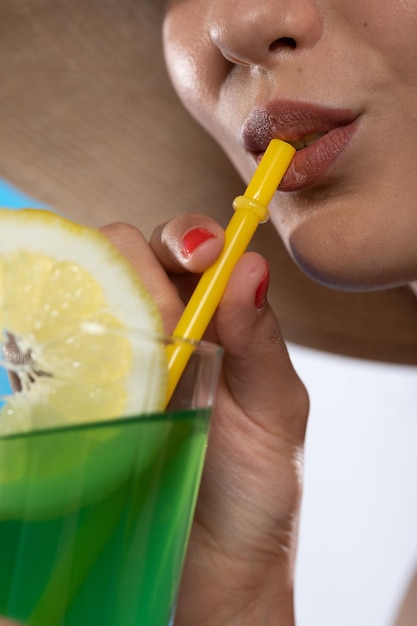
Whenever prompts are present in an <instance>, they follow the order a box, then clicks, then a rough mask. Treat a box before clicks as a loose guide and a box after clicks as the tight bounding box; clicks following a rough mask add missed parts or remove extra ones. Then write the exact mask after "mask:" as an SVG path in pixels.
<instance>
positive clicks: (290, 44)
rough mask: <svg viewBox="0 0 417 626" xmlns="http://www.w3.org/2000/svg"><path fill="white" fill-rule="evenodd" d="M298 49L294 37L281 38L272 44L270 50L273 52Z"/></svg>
mask: <svg viewBox="0 0 417 626" xmlns="http://www.w3.org/2000/svg"><path fill="white" fill-rule="evenodd" d="M296 47H297V43H296V41H295V39H293V38H292V37H280V38H279V39H275V41H273V42H272V43H271V45H270V46H269V49H270V50H271V51H274V50H278V49H280V48H291V49H292V50H294V49H295V48H296Z"/></svg>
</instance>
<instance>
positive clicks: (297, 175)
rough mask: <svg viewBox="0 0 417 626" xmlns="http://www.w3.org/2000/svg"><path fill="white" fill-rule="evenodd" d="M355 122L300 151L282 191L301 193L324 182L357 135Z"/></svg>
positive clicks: (287, 174) (293, 161)
mask: <svg viewBox="0 0 417 626" xmlns="http://www.w3.org/2000/svg"><path fill="white" fill-rule="evenodd" d="M356 129H357V124H356V123H355V122H353V123H351V124H348V125H347V126H339V127H338V128H334V129H333V130H331V131H329V132H328V133H326V135H323V137H321V138H320V139H318V140H317V141H315V142H314V143H312V144H311V145H310V146H308V147H307V148H303V149H302V150H298V151H297V152H296V153H295V155H294V158H293V160H292V161H291V164H290V166H289V168H288V170H287V171H286V173H285V175H284V177H283V179H282V181H281V183H280V186H279V190H280V191H299V190H301V189H305V188H307V187H311V186H314V185H317V184H319V183H322V182H324V179H325V177H326V174H327V173H328V171H329V170H330V168H331V166H332V165H333V164H334V162H335V161H336V159H337V157H338V156H339V155H340V154H341V153H342V152H343V151H344V150H345V148H346V146H347V145H348V144H349V142H350V141H351V139H352V137H353V135H354V134H355V133H356Z"/></svg>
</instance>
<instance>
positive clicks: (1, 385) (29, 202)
mask: <svg viewBox="0 0 417 626" xmlns="http://www.w3.org/2000/svg"><path fill="white" fill-rule="evenodd" d="M24 207H31V208H34V209H48V208H49V207H47V206H46V205H45V204H43V203H42V202H39V201H38V200H35V199H34V198H31V197H30V196H27V195H26V194H24V193H22V192H21V191H19V189H16V187H13V185H10V183H8V182H6V181H5V180H1V179H0V211H1V209H2V208H8V209H22V208H24ZM0 360H1V354H0ZM9 390H10V386H9V381H8V378H7V374H6V372H5V371H4V369H3V368H2V367H0V406H1V404H2V401H1V396H2V395H4V394H5V393H8V392H9Z"/></svg>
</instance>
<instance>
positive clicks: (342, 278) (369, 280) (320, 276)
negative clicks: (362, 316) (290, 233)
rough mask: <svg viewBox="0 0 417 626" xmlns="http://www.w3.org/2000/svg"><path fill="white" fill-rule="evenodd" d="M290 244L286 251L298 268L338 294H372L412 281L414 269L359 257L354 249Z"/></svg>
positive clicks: (371, 256) (379, 258) (377, 258)
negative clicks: (360, 292)
mask: <svg viewBox="0 0 417 626" xmlns="http://www.w3.org/2000/svg"><path fill="white" fill-rule="evenodd" d="M298 243H299V242H294V241H290V243H289V251H290V254H291V256H292V258H293V259H294V261H295V263H296V264H297V265H298V267H299V268H300V269H301V270H302V271H303V272H304V273H305V274H307V275H308V276H309V277H310V278H312V279H313V280H315V281H316V282H318V283H320V284H322V285H325V286H327V287H330V288H332V289H338V290H341V291H375V290H378V289H387V288H393V287H399V286H402V285H407V284H410V283H412V282H413V281H415V280H416V272H415V266H414V267H412V266H411V267H404V265H402V264H400V263H399V262H396V261H395V260H394V259H390V260H389V262H388V263H387V262H386V261H385V259H384V262H382V259H383V254H377V253H375V254H370V253H369V251H368V254H367V255H363V254H362V253H361V252H359V251H356V252H355V251H354V248H352V247H350V248H348V249H343V247H341V246H339V247H337V248H335V247H333V248H331V247H328V246H326V247H325V248H320V246H319V245H315V246H313V247H310V248H307V247H305V246H300V245H298Z"/></svg>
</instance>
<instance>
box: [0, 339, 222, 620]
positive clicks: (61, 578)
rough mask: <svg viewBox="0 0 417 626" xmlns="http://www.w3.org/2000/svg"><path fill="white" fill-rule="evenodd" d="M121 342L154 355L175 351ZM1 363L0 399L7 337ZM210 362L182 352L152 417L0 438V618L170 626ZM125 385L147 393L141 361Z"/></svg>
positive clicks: (202, 443)
mask: <svg viewBox="0 0 417 626" xmlns="http://www.w3.org/2000/svg"><path fill="white" fill-rule="evenodd" d="M83 332H86V333H87V337H86V339H87V342H86V343H85V346H87V345H88V330H87V331H83ZM117 332H118V333H120V331H117ZM132 337H133V338H135V341H136V339H137V346H142V347H143V345H144V342H146V343H148V344H149V346H150V347H151V352H150V353H152V346H154V347H155V346H156V347H157V354H159V355H160V354H161V347H162V350H165V347H166V346H168V345H169V344H171V343H172V342H175V343H177V342H178V340H177V339H173V338H164V337H150V336H148V335H145V336H144V335H142V334H141V333H138V332H137V331H131V333H130V335H129V340H130V342H131V343H132V341H131V340H132ZM135 341H133V343H134V344H135ZM96 343H97V342H94V341H93V342H92V344H94V345H96ZM2 353H3V356H4V358H3V359H2V364H3V368H2V369H3V371H2V372H1V373H0V374H1V375H0V393H1V395H4V393H12V389H13V387H14V388H16V381H15V378H16V375H15V373H12V374H10V372H8V371H6V370H7V367H9V366H10V363H11V362H13V357H12V356H11V354H10V336H9V337H6V338H5V341H4V345H3V350H2ZM101 357H102V358H103V359H106V360H107V361H108V362H109V363H110V364H111V358H112V357H111V353H109V354H107V355H106V354H103V355H101ZM15 361H16V359H15ZM86 362H87V363H88V359H87V361H86ZM220 363H221V349H220V348H219V347H218V346H216V345H214V344H209V343H205V342H200V343H196V344H195V345H193V350H192V356H191V358H190V361H189V364H188V366H187V369H186V371H185V373H184V375H183V376H182V378H181V380H180V382H179V384H178V386H177V388H176V391H175V393H174V395H173V397H172V399H171V401H170V404H169V406H168V408H167V410H166V411H163V412H158V413H149V412H145V413H144V414H141V415H134V414H128V415H123V416H119V415H103V419H100V420H98V421H97V416H95V421H93V422H92V421H89V419H88V416H87V419H86V416H83V415H80V416H79V418H80V419H79V420H78V423H76V424H64V425H58V424H53V425H48V426H42V427H41V428H37V429H35V428H31V429H30V430H29V431H28V430H27V431H26V432H20V433H14V434H11V433H8V434H2V435H0V555H1V558H0V615H2V616H7V617H10V618H11V619H14V620H17V621H19V622H22V623H23V624H27V625H29V626H83V625H85V624H100V626H167V625H168V624H169V623H170V620H171V619H172V615H173V607H174V604H175V598H176V595H177V591H178V586H179V580H180V575H181V570H182V566H183V561H184V556H185V549H186V545H187V539H188V536H189V532H190V527H191V523H192V517H193V512H194V507H195V503H196V498H197V493H198V487H199V482H200V477H201V472H202V467H203V462H204V455H205V450H206V444H207V436H208V430H209V422H210V412H211V407H212V404H213V400H214V397H215V390H216V385H217V380H218V373H219V368H220ZM12 369H13V367H12ZM14 369H15V371H16V368H15V367H14ZM42 375H45V373H41V376H42ZM135 375H140V376H141V377H143V379H141V380H142V382H143V380H145V381H146V385H147V386H149V388H150V387H151V386H152V384H153V382H154V380H153V379H154V377H153V373H152V359H147V358H144V359H143V368H142V370H141V371H136V372H135ZM32 378H33V376H31V375H29V380H30V381H31V382H32V383H33V380H32ZM114 378H115V379H117V372H116V371H115V372H114ZM34 384H36V381H35V382H34ZM142 387H143V385H142ZM79 393H84V388H80V390H79V391H77V396H78V395H79Z"/></svg>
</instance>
